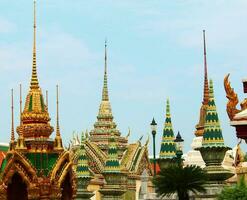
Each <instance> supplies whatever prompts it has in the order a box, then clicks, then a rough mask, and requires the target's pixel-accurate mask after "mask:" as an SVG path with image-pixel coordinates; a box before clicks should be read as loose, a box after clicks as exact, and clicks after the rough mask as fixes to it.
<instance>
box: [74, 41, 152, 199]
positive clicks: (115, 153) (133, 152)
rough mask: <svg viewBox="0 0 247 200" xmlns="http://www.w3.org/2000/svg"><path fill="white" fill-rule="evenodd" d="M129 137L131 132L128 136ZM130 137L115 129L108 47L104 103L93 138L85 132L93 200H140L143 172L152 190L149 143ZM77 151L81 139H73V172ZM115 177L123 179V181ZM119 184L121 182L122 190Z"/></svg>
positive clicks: (93, 131) (90, 188) (101, 106)
mask: <svg viewBox="0 0 247 200" xmlns="http://www.w3.org/2000/svg"><path fill="white" fill-rule="evenodd" d="M129 135H130V133H128V136H129ZM128 136H126V137H122V136H121V134H120V132H119V131H118V130H117V128H116V123H115V122H113V115H112V111H111V104H110V101H109V94H108V85H107V53H106V45H105V67H104V83H103V91H102V101H101V103H100V108H99V114H98V116H97V122H96V123H95V124H94V129H93V130H92V131H90V135H88V134H87V133H86V140H85V142H84V146H85V150H86V155H87V157H88V165H89V170H90V172H91V173H92V180H91V181H90V184H89V186H88V190H89V191H93V192H94V193H95V196H94V199H96V200H101V199H102V198H105V199H107V198H110V197H109V195H119V198H120V199H124V200H135V199H137V198H138V196H139V192H140V187H141V178H140V177H141V175H142V174H143V173H144V172H145V174H147V175H146V176H148V177H149V185H150V187H149V189H150V190H151V189H152V187H151V176H152V170H151V165H150V162H149V158H148V140H147V142H146V144H145V145H142V144H141V141H140V140H138V141H137V142H136V143H128ZM78 151H80V145H79V142H78V139H76V137H74V139H73V141H72V144H71V151H70V152H71V156H72V158H73V162H74V169H76V168H77V164H78V153H77V152H78ZM114 177H120V178H121V180H118V179H116V178H114ZM119 181H120V182H121V187H120V185H119V184H120V183H119ZM113 188H115V189H114V191H115V192H116V191H118V192H116V193H117V194H112V192H110V191H112V189H113ZM108 192H109V193H108ZM121 193H123V194H122V196H121V195H120V194H121ZM117 198H118V197H117Z"/></svg>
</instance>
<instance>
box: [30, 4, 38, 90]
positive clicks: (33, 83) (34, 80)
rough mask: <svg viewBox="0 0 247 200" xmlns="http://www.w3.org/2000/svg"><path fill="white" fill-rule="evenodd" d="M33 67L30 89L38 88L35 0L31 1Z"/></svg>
mask: <svg viewBox="0 0 247 200" xmlns="http://www.w3.org/2000/svg"><path fill="white" fill-rule="evenodd" d="M33 7H34V8H33V10H34V13H33V17H34V20H33V67H32V78H31V84H30V88H31V89H37V88H39V81H38V76H37V65H36V1H34V2H33Z"/></svg>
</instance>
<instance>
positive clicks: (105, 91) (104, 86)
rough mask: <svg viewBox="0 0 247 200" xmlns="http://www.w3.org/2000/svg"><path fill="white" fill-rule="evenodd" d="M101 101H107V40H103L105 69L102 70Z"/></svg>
mask: <svg viewBox="0 0 247 200" xmlns="http://www.w3.org/2000/svg"><path fill="white" fill-rule="evenodd" d="M102 101H109V95H108V86H107V40H105V71H104V85H103V91H102Z"/></svg>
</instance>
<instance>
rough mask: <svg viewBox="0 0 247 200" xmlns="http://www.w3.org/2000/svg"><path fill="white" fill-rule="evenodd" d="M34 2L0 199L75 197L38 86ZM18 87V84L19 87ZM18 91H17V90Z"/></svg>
mask: <svg viewBox="0 0 247 200" xmlns="http://www.w3.org/2000/svg"><path fill="white" fill-rule="evenodd" d="M35 5H36V3H35V2H34V26H33V28H34V29H33V30H34V32H33V34H34V35H33V36H34V41H33V61H32V76H31V82H30V87H29V91H28V94H27V96H26V100H25V106H24V109H22V98H21V95H20V124H19V126H18V127H17V129H16V131H17V133H18V137H17V138H15V135H16V134H15V130H14V114H13V113H14V112H13V109H14V107H13V90H12V129H11V140H10V144H9V149H8V151H7V152H6V156H5V158H4V160H3V162H2V164H1V171H0V199H1V200H17V199H20V200H27V199H29V200H32V199H43V200H49V199H53V200H56V199H57V200H58V199H59V200H60V199H62V200H71V199H73V198H74V197H75V192H76V179H75V177H76V176H75V173H74V171H73V169H72V166H73V165H72V161H71V159H70V153H69V151H67V150H65V149H64V148H63V144H62V139H61V135H60V129H59V120H58V99H57V124H56V136H55V139H52V138H51V137H50V136H51V134H52V132H53V131H54V128H53V127H52V126H51V124H50V116H49V112H48V106H47V103H45V101H44V97H43V94H42V90H41V87H40V86H39V81H38V75H37V64H36V9H35V7H36V6H35ZM20 90H21V87H20ZM20 94H21V91H20Z"/></svg>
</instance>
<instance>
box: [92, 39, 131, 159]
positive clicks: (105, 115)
mask: <svg viewBox="0 0 247 200" xmlns="http://www.w3.org/2000/svg"><path fill="white" fill-rule="evenodd" d="M106 48H107V44H106V42H105V68H104V69H105V70H104V83H103V90H102V99H101V103H100V107H99V112H98V116H97V121H96V122H95V124H94V129H93V130H92V131H90V141H92V142H94V143H95V144H97V146H98V147H99V148H100V149H101V150H103V151H104V152H105V153H106V152H107V150H108V147H109V138H110V137H111V134H112V133H113V134H114V135H115V140H116V141H117V143H118V145H119V146H118V148H119V153H120V155H122V154H123V152H124V151H125V149H126V146H127V143H128V140H127V138H126V137H122V136H121V133H120V131H119V130H118V129H117V124H116V123H115V122H114V120H113V119H114V117H113V114H112V109H111V103H110V100H109V94H108V84H107V82H108V81H107V49H106Z"/></svg>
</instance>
